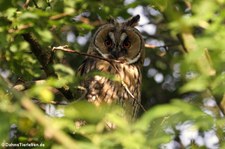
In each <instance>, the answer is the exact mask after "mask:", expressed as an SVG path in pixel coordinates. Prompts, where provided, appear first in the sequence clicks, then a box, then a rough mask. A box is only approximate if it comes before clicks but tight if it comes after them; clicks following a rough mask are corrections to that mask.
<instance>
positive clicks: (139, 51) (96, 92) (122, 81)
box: [79, 15, 144, 118]
mask: <svg viewBox="0 0 225 149" xmlns="http://www.w3.org/2000/svg"><path fill="white" fill-rule="evenodd" d="M139 19H140V16H139V15H137V16H134V17H132V18H131V19H129V20H127V21H125V22H122V23H118V22H117V21H116V20H110V21H109V22H108V23H106V24H104V25H102V26H101V27H99V28H98V30H97V31H96V32H95V34H94V36H93V38H92V40H91V43H90V45H89V48H88V51H87V54H89V55H95V56H96V57H97V58H95V57H91V56H87V57H86V59H85V60H84V62H83V64H82V65H81V66H80V68H79V74H80V75H81V76H83V77H84V81H82V83H81V84H82V86H83V87H84V88H86V93H85V98H86V99H87V100H88V101H90V102H93V103H94V104H96V105H99V104H101V103H103V102H105V103H118V104H120V105H122V107H123V108H124V109H125V111H126V112H127V113H128V115H130V116H131V117H133V118H134V117H136V116H137V113H138V110H139V109H140V102H141V82H142V74H141V69H142V65H143V61H144V40H143V38H142V36H141V34H140V32H139V31H138V30H137V29H136V28H135V26H136V25H137V23H138V21H139Z"/></svg>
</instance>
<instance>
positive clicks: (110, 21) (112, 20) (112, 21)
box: [107, 17, 116, 24]
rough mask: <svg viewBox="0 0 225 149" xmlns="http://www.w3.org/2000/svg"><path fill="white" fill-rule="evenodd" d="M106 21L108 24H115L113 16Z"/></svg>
mask: <svg viewBox="0 0 225 149" xmlns="http://www.w3.org/2000/svg"><path fill="white" fill-rule="evenodd" d="M107 22H108V23H110V24H115V23H116V20H115V19H114V18H113V17H110V18H109V19H107Z"/></svg>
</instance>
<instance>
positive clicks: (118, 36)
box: [88, 15, 144, 64]
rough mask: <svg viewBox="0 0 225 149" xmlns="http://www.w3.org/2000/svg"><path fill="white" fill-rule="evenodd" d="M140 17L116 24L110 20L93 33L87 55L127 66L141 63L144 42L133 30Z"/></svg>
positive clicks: (138, 33) (135, 30) (139, 34)
mask: <svg viewBox="0 0 225 149" xmlns="http://www.w3.org/2000/svg"><path fill="white" fill-rule="evenodd" d="M139 19H140V16H139V15H137V16H134V17H132V18H131V19H129V20H127V21H125V22H123V23H118V22H117V21H116V20H114V19H111V20H110V21H109V22H108V23H107V24H105V25H102V26H101V27H99V28H98V30H97V31H96V32H95V34H94V36H93V39H92V42H91V45H90V47H89V50H88V53H95V54H98V55H99V56H102V57H104V58H107V59H115V60H119V61H123V62H125V63H127V64H134V63H139V64H142V63H143V59H144V40H143V38H142V36H141V33H140V32H139V31H138V30H137V29H136V28H135V26H136V25H137V23H138V21H139Z"/></svg>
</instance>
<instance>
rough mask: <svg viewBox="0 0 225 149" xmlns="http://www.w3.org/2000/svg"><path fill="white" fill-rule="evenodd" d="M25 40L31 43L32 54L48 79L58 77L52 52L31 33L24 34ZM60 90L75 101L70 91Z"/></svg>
mask: <svg viewBox="0 0 225 149" xmlns="http://www.w3.org/2000/svg"><path fill="white" fill-rule="evenodd" d="M22 36H23V38H24V39H25V40H26V41H27V42H28V43H29V45H30V47H31V51H32V53H33V54H34V55H35V56H36V58H37V59H38V61H39V62H40V64H41V66H42V67H43V70H44V72H45V73H46V75H47V77H50V76H51V77H56V78H57V74H56V73H55V71H54V69H53V67H52V65H53V58H52V51H47V50H45V49H43V48H42V47H41V45H40V44H39V43H38V42H37V40H35V39H34V38H33V37H32V35H31V34H30V33H25V34H22ZM58 90H59V91H60V92H61V93H62V94H63V95H64V96H65V97H66V98H67V99H68V100H71V99H73V94H72V93H71V91H70V90H68V89H66V88H63V87H62V88H58Z"/></svg>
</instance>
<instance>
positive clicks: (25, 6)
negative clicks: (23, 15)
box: [23, 0, 30, 9]
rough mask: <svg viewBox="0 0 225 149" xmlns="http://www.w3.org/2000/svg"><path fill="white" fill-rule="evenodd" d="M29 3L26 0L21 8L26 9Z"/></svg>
mask: <svg viewBox="0 0 225 149" xmlns="http://www.w3.org/2000/svg"><path fill="white" fill-rule="evenodd" d="M29 3H30V0H26V2H25V4H24V5H23V8H25V9H27V7H28V5H29Z"/></svg>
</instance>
